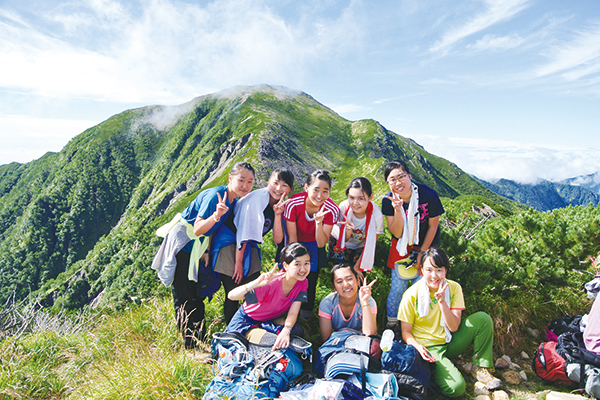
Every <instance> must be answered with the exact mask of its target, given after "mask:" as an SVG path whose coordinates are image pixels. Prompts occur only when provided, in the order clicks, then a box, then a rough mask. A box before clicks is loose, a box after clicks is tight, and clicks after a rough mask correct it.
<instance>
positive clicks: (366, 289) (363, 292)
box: [358, 277, 377, 305]
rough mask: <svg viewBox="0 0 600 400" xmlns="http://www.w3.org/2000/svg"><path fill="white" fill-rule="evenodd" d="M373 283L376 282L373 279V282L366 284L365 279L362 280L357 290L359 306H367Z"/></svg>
mask: <svg viewBox="0 0 600 400" xmlns="http://www.w3.org/2000/svg"><path fill="white" fill-rule="evenodd" d="M375 282H377V279H375V280H374V281H373V282H371V283H369V284H367V278H366V277H365V279H364V280H363V285H362V286H361V287H360V289H359V290H358V295H359V299H360V304H362V305H365V304H369V297H371V288H372V287H373V284H374V283H375Z"/></svg>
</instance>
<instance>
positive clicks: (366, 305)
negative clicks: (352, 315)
mask: <svg viewBox="0 0 600 400" xmlns="http://www.w3.org/2000/svg"><path fill="white" fill-rule="evenodd" d="M365 307H369V305H368V304H365V305H364V306H360V308H365Z"/></svg>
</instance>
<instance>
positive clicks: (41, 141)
mask: <svg viewBox="0 0 600 400" xmlns="http://www.w3.org/2000/svg"><path fill="white" fill-rule="evenodd" d="M98 122H99V121H87V120H72V119H69V120H64V119H49V118H33V117H30V116H24V115H5V116H0V142H1V143H2V146H1V147H0V165H2V164H8V163H10V162H13V161H17V162H21V163H26V162H29V161H31V160H33V159H37V158H39V157H41V156H43V155H44V154H45V153H46V152H48V151H60V150H61V149H62V148H63V147H64V146H65V145H66V144H67V143H68V142H69V140H71V139H72V138H73V137H75V136H76V135H78V134H79V133H81V132H83V131H84V130H86V129H88V128H90V127H92V126H94V125H96V124H97V123H98Z"/></svg>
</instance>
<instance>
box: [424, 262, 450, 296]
mask: <svg viewBox="0 0 600 400" xmlns="http://www.w3.org/2000/svg"><path fill="white" fill-rule="evenodd" d="M447 272H448V271H447V270H446V268H444V267H438V266H436V265H435V264H434V263H433V258H432V257H428V258H426V259H425V261H424V262H423V280H424V281H425V283H426V284H427V286H428V287H429V291H431V292H437V290H438V288H439V287H440V284H443V282H444V280H445V279H446V274H447Z"/></svg>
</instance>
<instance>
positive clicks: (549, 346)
mask: <svg viewBox="0 0 600 400" xmlns="http://www.w3.org/2000/svg"><path fill="white" fill-rule="evenodd" d="M531 367H532V369H533V370H534V371H535V373H536V374H537V376H539V377H540V378H542V379H544V380H546V381H549V382H568V383H573V381H572V380H570V379H569V377H568V376H567V371H566V364H565V359H564V358H562V357H561V356H560V355H559V354H558V353H557V352H556V342H544V343H542V344H540V346H539V347H538V348H537V350H536V351H535V353H534V357H533V363H532V365H531Z"/></svg>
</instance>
